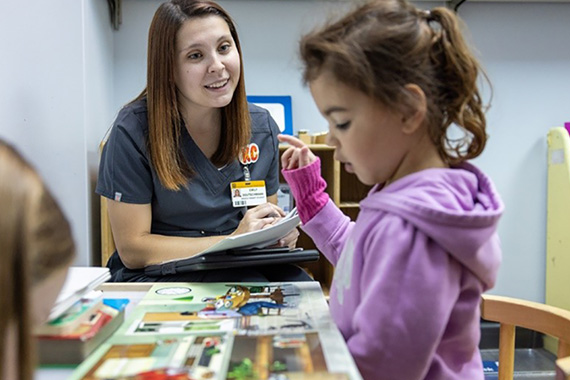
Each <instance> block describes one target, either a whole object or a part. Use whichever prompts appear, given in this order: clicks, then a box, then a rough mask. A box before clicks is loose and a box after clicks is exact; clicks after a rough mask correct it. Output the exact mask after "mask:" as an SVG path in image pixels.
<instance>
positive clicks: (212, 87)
mask: <svg viewBox="0 0 570 380" xmlns="http://www.w3.org/2000/svg"><path fill="white" fill-rule="evenodd" d="M228 81H229V79H224V80H221V81H218V82H214V83H212V84H208V85H206V86H204V87H206V88H207V89H208V90H218V89H220V88H223V87H224V86H225V85H226V84H228Z"/></svg>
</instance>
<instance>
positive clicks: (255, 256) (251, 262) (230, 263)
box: [144, 248, 319, 277]
mask: <svg viewBox="0 0 570 380" xmlns="http://www.w3.org/2000/svg"><path fill="white" fill-rule="evenodd" d="M318 259H319V251H317V250H316V249H308V250H303V249H302V248H296V249H293V250H289V249H288V248H286V249H283V248H262V249H259V248H258V249H249V250H247V249H240V250H228V251H219V252H211V253H208V254H207V255H197V256H193V257H189V258H187V259H182V260H176V261H168V262H165V263H162V264H155V265H149V266H147V267H145V268H144V272H145V274H146V275H147V276H153V277H158V276H165V275H170V274H178V273H188V272H194V271H200V270H210V269H226V268H240V267H254V266H261V265H274V264H297V263H303V262H309V261H317V260H318Z"/></svg>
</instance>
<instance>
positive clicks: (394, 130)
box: [310, 71, 412, 185]
mask: <svg viewBox="0 0 570 380" xmlns="http://www.w3.org/2000/svg"><path fill="white" fill-rule="evenodd" d="M310 88H311V93H312V95H313V98H314V100H315V103H316V105H317V107H318V108H319V111H320V112H321V114H322V115H323V116H324V117H325V118H326V119H327V121H328V123H329V134H328V140H327V144H329V145H332V146H334V147H336V149H335V158H336V159H337V160H339V161H340V162H341V163H344V165H345V169H346V171H347V172H349V173H355V174H356V176H357V177H358V179H359V180H360V181H361V182H362V183H364V184H367V185H374V184H377V183H384V182H386V181H393V180H395V179H397V178H400V177H402V176H403V175H405V174H407V173H404V174H402V170H404V168H403V163H404V161H405V160H406V156H407V155H408V152H409V149H410V147H411V144H412V141H411V139H410V136H409V135H408V134H406V133H404V132H403V126H404V121H403V117H402V115H401V114H399V113H396V112H390V111H389V110H387V109H386V108H385V107H384V106H383V105H382V104H380V103H379V102H378V101H377V100H375V99H372V98H370V97H368V96H366V95H365V94H364V93H362V92H360V91H358V90H355V89H353V88H351V87H348V86H346V85H344V84H342V83H341V82H339V81H338V80H336V79H335V78H334V76H332V75H331V74H329V73H327V72H326V71H325V72H323V73H322V74H321V75H319V76H318V77H317V78H316V79H315V80H314V81H312V82H311V83H310Z"/></svg>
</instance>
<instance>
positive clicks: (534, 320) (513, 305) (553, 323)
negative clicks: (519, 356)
mask: <svg viewBox="0 0 570 380" xmlns="http://www.w3.org/2000/svg"><path fill="white" fill-rule="evenodd" d="M481 317H482V318H483V319H485V320H487V321H491V322H499V323H500V330H499V380H512V379H513V373H514V359H515V327H516V326H519V327H524V328H526V329H529V330H534V331H538V332H541V333H543V334H546V335H550V336H553V337H555V338H558V352H557V356H558V360H557V361H556V366H557V368H556V371H557V377H556V379H557V380H570V311H568V310H563V309H560V308H557V307H554V306H549V305H545V304H541V303H537V302H531V301H524V300H520V299H516V298H510V297H502V296H492V295H483V297H482V301H481Z"/></svg>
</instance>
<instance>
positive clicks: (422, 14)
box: [420, 10, 433, 22]
mask: <svg viewBox="0 0 570 380" xmlns="http://www.w3.org/2000/svg"><path fill="white" fill-rule="evenodd" d="M420 17H422V18H424V19H425V20H426V21H427V22H430V21H433V17H432V14H431V11H430V10H422V11H420Z"/></svg>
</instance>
